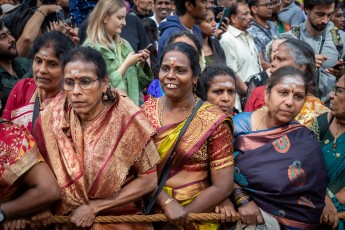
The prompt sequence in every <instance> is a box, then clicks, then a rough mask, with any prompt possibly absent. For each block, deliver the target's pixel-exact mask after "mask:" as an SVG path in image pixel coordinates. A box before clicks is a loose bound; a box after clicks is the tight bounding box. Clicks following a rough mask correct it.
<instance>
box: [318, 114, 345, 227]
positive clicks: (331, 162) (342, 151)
mask: <svg viewBox="0 0 345 230" xmlns="http://www.w3.org/2000/svg"><path fill="white" fill-rule="evenodd" d="M327 116H328V113H324V114H322V115H320V116H319V117H317V118H316V119H315V120H314V122H313V125H312V127H311V130H312V131H313V132H314V133H315V135H316V136H317V137H318V139H319V143H320V145H321V147H322V152H323V156H324V158H325V162H326V168H327V174H328V177H329V183H328V186H327V188H328V189H327V191H328V192H327V194H328V195H329V197H330V198H331V199H332V201H333V203H334V205H335V207H336V208H337V211H338V213H343V214H345V204H342V203H340V202H339V201H338V199H337V198H336V197H335V194H336V193H337V192H339V191H340V190H341V189H343V188H344V187H345V133H343V134H341V135H340V136H339V137H338V138H337V139H336V148H333V144H334V136H333V135H332V133H331V132H330V130H329V122H328V119H327ZM344 228H345V219H340V220H339V224H338V229H339V230H341V229H344Z"/></svg>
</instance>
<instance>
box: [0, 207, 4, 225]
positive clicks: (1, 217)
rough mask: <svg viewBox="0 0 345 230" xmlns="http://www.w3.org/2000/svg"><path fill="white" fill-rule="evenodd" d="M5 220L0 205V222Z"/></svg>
mask: <svg viewBox="0 0 345 230" xmlns="http://www.w3.org/2000/svg"><path fill="white" fill-rule="evenodd" d="M4 221H5V213H4V212H3V211H2V209H1V206H0V223H2V222H4Z"/></svg>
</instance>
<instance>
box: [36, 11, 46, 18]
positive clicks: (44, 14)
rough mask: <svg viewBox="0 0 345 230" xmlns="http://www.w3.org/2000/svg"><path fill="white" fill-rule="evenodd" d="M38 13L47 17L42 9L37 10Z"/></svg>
mask: <svg viewBox="0 0 345 230" xmlns="http://www.w3.org/2000/svg"><path fill="white" fill-rule="evenodd" d="M36 11H38V12H40V13H41V14H43V16H44V17H47V15H46V14H45V13H44V12H43V11H42V10H40V9H36Z"/></svg>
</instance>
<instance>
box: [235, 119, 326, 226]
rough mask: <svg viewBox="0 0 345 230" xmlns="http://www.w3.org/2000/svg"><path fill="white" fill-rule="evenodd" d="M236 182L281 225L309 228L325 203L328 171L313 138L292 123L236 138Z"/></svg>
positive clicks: (317, 219)
mask: <svg viewBox="0 0 345 230" xmlns="http://www.w3.org/2000/svg"><path fill="white" fill-rule="evenodd" d="M235 151H236V152H235V154H234V155H235V182H236V183H238V184H239V185H240V186H241V187H243V188H245V189H246V192H247V193H248V194H249V195H250V196H251V197H252V198H253V199H254V201H255V203H256V204H257V205H258V206H259V207H260V208H261V209H263V210H264V211H266V212H267V213H269V214H271V215H273V216H274V217H275V218H276V219H277V220H278V222H279V223H280V224H281V225H283V226H289V227H294V228H299V229H313V228H315V227H316V226H317V225H318V224H319V222H320V216H321V214H322V210H323V207H324V198H325V193H326V186H327V174H326V168H325V162H324V159H323V156H322V152H321V148H320V147H319V145H318V142H317V140H316V138H315V136H314V135H313V134H312V133H311V132H310V131H309V130H308V129H307V128H305V127H303V126H301V125H300V124H297V123H290V124H288V125H284V126H279V127H274V128H271V129H267V130H262V131H254V132H248V133H242V134H240V135H239V136H238V137H237V138H236V139H235Z"/></svg>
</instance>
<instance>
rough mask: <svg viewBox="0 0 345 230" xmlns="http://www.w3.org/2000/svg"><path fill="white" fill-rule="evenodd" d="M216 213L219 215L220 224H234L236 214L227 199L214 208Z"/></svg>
mask: <svg viewBox="0 0 345 230" xmlns="http://www.w3.org/2000/svg"><path fill="white" fill-rule="evenodd" d="M215 212H216V213H220V214H221V222H222V223H224V222H236V221H237V219H236V217H237V216H239V214H237V212H236V210H235V207H234V205H233V203H232V202H231V200H230V199H229V198H226V199H225V200H224V201H223V202H222V203H220V204H219V205H217V206H216V208H215Z"/></svg>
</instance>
